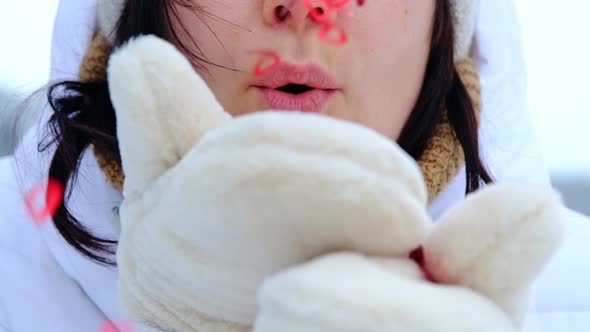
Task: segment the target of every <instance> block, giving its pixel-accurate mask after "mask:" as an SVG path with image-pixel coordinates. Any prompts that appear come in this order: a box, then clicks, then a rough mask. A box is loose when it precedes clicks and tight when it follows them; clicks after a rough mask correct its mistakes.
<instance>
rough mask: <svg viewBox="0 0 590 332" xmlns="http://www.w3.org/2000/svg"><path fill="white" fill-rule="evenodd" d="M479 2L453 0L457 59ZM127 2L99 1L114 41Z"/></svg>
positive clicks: (466, 42)
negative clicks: (116, 26)
mask: <svg viewBox="0 0 590 332" xmlns="http://www.w3.org/2000/svg"><path fill="white" fill-rule="evenodd" d="M478 2H479V0H451V3H452V12H453V20H454V24H455V59H457V60H460V59H464V58H466V57H467V55H468V54H469V48H470V47H471V41H472V39H473V32H474V29H475V21H476V13H477V5H478ZM124 4H125V0H98V22H99V26H100V29H101V31H102V33H103V34H104V35H105V36H107V37H108V39H109V40H110V41H111V42H112V41H113V32H114V31H115V25H116V23H117V20H118V19H119V15H120V13H121V11H122V10H123V5H124Z"/></svg>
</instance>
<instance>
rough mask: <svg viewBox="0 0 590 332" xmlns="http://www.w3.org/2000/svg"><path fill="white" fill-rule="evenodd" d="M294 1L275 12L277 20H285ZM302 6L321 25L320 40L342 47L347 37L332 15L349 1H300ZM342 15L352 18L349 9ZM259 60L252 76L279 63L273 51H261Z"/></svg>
mask: <svg viewBox="0 0 590 332" xmlns="http://www.w3.org/2000/svg"><path fill="white" fill-rule="evenodd" d="M294 1H295V0H291V1H289V3H288V4H287V5H286V6H281V8H280V10H279V11H278V12H277V15H278V20H279V21H281V20H283V19H285V18H286V17H287V15H288V10H289V8H291V6H292V5H293V2H294ZM300 1H302V3H303V5H304V6H305V7H306V8H307V9H309V11H310V12H309V13H310V15H311V17H312V18H313V19H314V20H315V21H316V22H318V23H321V24H322V27H321V28H320V30H319V31H318V35H319V38H320V40H322V41H324V42H326V43H328V44H332V45H342V44H345V43H346V42H348V35H347V34H346V31H344V29H343V28H342V27H341V26H339V25H338V24H336V23H335V22H334V19H333V16H334V15H333V13H335V12H337V11H339V10H342V9H343V8H344V7H345V6H346V5H348V4H349V3H350V0H300ZM318 2H320V3H323V4H324V6H322V7H319V6H316V5H315V4H317V3H318ZM356 3H357V4H358V5H359V6H362V5H364V3H365V0H357V1H356ZM344 15H345V16H347V17H353V16H354V13H353V12H352V11H351V10H350V9H346V10H345V11H344ZM261 53H262V55H261V56H260V59H259V60H258V62H257V63H256V66H255V67H254V76H261V75H264V74H265V73H267V72H268V71H270V70H272V69H273V68H275V67H276V66H278V65H279V64H280V63H281V57H280V55H278V54H277V53H276V52H273V51H262V52H261Z"/></svg>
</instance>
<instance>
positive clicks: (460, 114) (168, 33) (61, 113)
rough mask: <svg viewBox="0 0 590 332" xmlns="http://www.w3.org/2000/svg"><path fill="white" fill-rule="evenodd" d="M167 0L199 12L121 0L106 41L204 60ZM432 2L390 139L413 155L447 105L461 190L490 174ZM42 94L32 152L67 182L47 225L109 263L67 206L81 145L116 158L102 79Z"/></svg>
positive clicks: (447, 30) (448, 21)
mask: <svg viewBox="0 0 590 332" xmlns="http://www.w3.org/2000/svg"><path fill="white" fill-rule="evenodd" d="M175 3H176V4H180V5H182V6H185V7H188V8H190V9H192V10H194V12H195V15H202V14H203V13H204V11H203V9H202V8H200V7H199V6H198V5H195V4H193V3H192V1H187V0H173V1H163V0H127V1H126V4H125V6H124V9H123V13H122V16H121V18H120V20H119V21H118V25H117V28H116V31H115V36H116V38H115V45H114V47H118V46H120V45H122V44H124V43H125V42H127V41H128V40H129V39H131V38H133V37H136V36H138V35H147V34H151V35H155V36H158V37H160V38H164V39H167V40H170V41H171V42H173V43H175V44H176V45H178V47H180V48H181V49H182V50H183V51H184V52H185V54H187V55H188V56H189V57H192V58H193V59H194V60H196V61H195V63H196V64H197V65H198V64H199V63H201V64H202V63H203V62H206V63H209V62H207V61H206V60H205V59H203V58H202V57H200V56H199V54H198V52H199V48H198V45H196V44H195V43H194V42H193V45H192V46H188V45H184V44H183V43H182V42H181V41H180V38H179V35H178V33H179V32H180V33H187V30H186V29H185V28H184V27H182V26H180V29H181V30H180V31H176V30H175V29H173V28H172V24H171V23H172V22H173V20H172V19H173V18H176V17H178V13H177V12H176V10H175V7H174V6H173V4H175ZM436 3H437V4H436V11H435V17H434V25H433V36H432V45H431V52H430V56H429V59H428V64H427V68H426V72H425V78H424V82H423V86H422V90H421V93H420V95H419V97H418V100H417V102H416V105H415V107H414V109H413V111H412V113H411V115H410V117H409V119H408V121H407V123H406V125H405V127H404V129H403V130H402V133H401V135H400V138H399V140H398V143H399V144H400V146H401V147H402V148H403V149H404V150H405V151H406V152H408V153H409V154H410V155H411V156H412V157H413V158H415V159H416V160H418V159H419V158H420V156H421V155H422V154H423V152H424V150H425V148H426V144H427V141H428V138H429V137H431V135H432V133H433V131H434V129H435V126H436V124H437V123H438V122H439V121H440V119H441V116H442V114H443V112H444V111H445V110H447V112H448V118H449V122H450V124H451V126H452V128H453V129H454V131H455V133H456V136H457V138H458V140H459V142H460V143H461V146H462V148H463V151H464V155H465V165H466V170H467V186H466V188H465V189H466V193H469V192H473V191H475V190H477V189H478V188H479V187H480V186H481V184H482V183H489V182H491V181H492V180H491V177H490V176H489V174H488V172H487V171H486V169H485V167H484V165H483V163H482V161H481V159H480V156H479V147H478V131H477V123H476V117H475V114H474V109H473V108H474V107H473V105H472V102H471V100H470V98H469V95H468V94H467V91H466V88H465V86H464V85H463V83H462V81H461V80H460V78H459V76H458V73H457V71H456V69H455V65H454V47H453V45H454V29H453V24H452V17H451V8H450V3H449V0H437V2H436ZM207 15H210V14H209V13H207ZM218 19H219V18H218ZM195 50H196V51H197V52H195ZM213 65H215V64H213ZM227 69H228V70H233V69H231V68H227ZM47 97H48V100H49V104H50V106H51V107H52V109H53V110H54V113H53V114H52V116H51V118H50V120H49V122H48V126H49V128H50V131H49V133H48V135H47V137H46V139H45V140H44V141H43V142H41V143H40V144H39V151H43V150H46V149H48V148H49V147H50V146H51V145H55V146H56V151H55V154H54V156H53V159H52V161H51V164H50V167H49V177H50V178H52V179H56V180H58V181H61V182H62V183H66V184H67V186H66V188H67V189H66V195H65V198H64V201H63V203H62V205H61V206H60V207H59V208H58V210H57V212H56V214H55V215H54V217H53V220H54V224H55V227H56V228H57V230H58V231H59V233H60V234H61V235H62V236H63V238H64V239H65V240H66V241H67V242H68V243H69V244H70V245H71V246H73V247H74V248H75V249H76V250H78V251H79V252H80V253H82V254H83V255H85V256H87V257H89V258H90V259H92V260H94V261H97V262H99V263H102V264H107V265H115V262H114V261H113V259H112V255H113V254H114V253H115V248H116V244H117V242H116V241H115V240H108V239H101V238H99V237H97V236H95V235H93V234H92V232H91V230H89V229H87V228H85V227H84V225H83V224H82V223H80V221H78V220H77V219H76V218H75V217H74V216H73V215H72V214H71V213H70V211H69V209H68V201H69V198H70V196H71V193H72V188H73V186H74V184H75V182H76V176H77V174H78V169H79V167H80V160H81V156H82V155H83V153H84V151H85V150H86V149H87V148H88V147H89V146H92V147H93V148H94V149H96V150H98V151H100V152H101V154H103V155H104V154H107V155H108V156H110V157H111V158H113V159H114V160H117V161H119V162H120V160H121V158H120V154H119V147H118V141H117V136H116V129H115V128H116V127H115V124H116V118H115V111H114V109H113V106H112V104H111V101H110V98H109V91H108V85H107V82H105V81H101V82H94V83H81V82H72V81H69V82H61V83H58V84H55V85H53V86H51V88H50V89H49V91H48V94H47Z"/></svg>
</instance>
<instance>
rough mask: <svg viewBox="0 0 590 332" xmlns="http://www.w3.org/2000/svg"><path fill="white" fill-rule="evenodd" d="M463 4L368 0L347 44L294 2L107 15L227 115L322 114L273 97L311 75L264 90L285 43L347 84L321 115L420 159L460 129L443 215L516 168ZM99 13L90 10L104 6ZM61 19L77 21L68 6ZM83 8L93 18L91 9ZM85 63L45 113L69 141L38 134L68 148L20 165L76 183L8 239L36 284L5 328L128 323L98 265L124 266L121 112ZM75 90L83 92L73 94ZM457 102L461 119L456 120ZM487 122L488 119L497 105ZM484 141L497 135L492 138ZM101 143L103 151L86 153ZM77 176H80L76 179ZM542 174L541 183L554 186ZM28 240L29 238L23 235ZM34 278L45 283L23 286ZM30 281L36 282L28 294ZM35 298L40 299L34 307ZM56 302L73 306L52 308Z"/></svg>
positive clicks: (110, 36)
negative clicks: (475, 68) (44, 218)
mask: <svg viewBox="0 0 590 332" xmlns="http://www.w3.org/2000/svg"><path fill="white" fill-rule="evenodd" d="M64 6H65V5H64ZM80 6H81V7H83V6H84V5H80ZM86 6H91V5H89V4H86ZM201 6H202V7H201ZM450 6H451V2H450V1H445V0H436V1H435V0H425V1H398V2H395V4H392V5H391V6H384V5H382V4H380V3H378V2H374V3H371V2H366V3H364V4H363V5H362V6H360V7H357V6H354V7H355V8H354V9H355V10H354V13H355V14H354V16H353V17H350V18H341V19H342V23H341V24H342V26H343V28H344V29H345V31H346V33H347V35H348V38H349V42H348V43H346V44H344V45H341V46H331V45H327V44H325V43H322V42H321V40H319V39H318V37H317V35H316V32H317V30H318V27H319V26H320V24H318V22H317V20H316V21H314V20H313V16H311V15H309V12H310V9H309V8H307V7H306V6H304V5H302V4H301V3H299V2H289V1H278V0H276V1H266V0H264V1H251V2H239V3H238V2H234V1H208V0H207V1H194V2H190V1H169V2H161V1H153V2H152V1H137V0H128V1H126V3H125V5H124V6H123V8H122V15H121V18H120V21H119V25H118V26H117V28H116V29H114V30H113V29H109V27H113V20H116V18H115V19H113V17H114V15H106V16H105V15H103V16H100V22H101V24H102V26H103V31H102V32H103V33H104V34H105V35H106V37H107V40H108V41H110V44H112V45H114V46H119V45H122V44H124V43H125V42H126V41H127V40H129V38H132V37H134V36H137V35H139V34H155V35H158V36H160V37H162V38H165V39H168V40H170V41H172V42H174V43H176V44H177V46H178V47H179V48H180V49H181V50H183V51H184V53H185V55H187V57H189V59H191V60H192V61H193V64H194V66H195V69H196V70H197V71H199V73H200V74H201V75H202V77H203V78H204V79H205V80H206V82H207V83H208V85H209V86H210V88H211V89H212V90H213V92H214V93H215V95H216V97H217V98H218V99H219V101H220V102H221V103H222V104H223V106H224V107H225V109H226V110H228V111H229V112H230V113H232V114H234V115H240V114H244V113H248V112H253V111H257V110H262V109H265V108H288V106H289V105H295V106H294V108H297V109H301V110H303V111H313V110H312V109H311V107H310V109H307V105H308V101H305V100H304V99H301V98H299V99H298V98H295V97H287V98H290V99H287V100H288V101H287V102H285V101H284V100H285V98H274V97H272V96H276V95H277V94H278V95H280V96H283V95H282V94H280V93H286V94H290V95H296V94H298V93H299V91H298V90H297V89H308V88H309V86H308V87H305V86H301V85H311V83H309V82H303V83H308V84H299V85H300V86H292V85H291V86H288V82H283V83H287V84H284V85H282V86H281V87H277V89H276V90H280V89H282V90H284V91H279V92H280V93H279V92H276V91H274V92H271V93H272V95H271V97H268V96H266V97H265V94H264V93H262V94H261V93H260V91H258V90H259V88H260V87H259V86H258V85H257V84H256V83H253V82H255V77H254V76H255V75H253V74H252V69H253V67H254V66H255V63H256V62H257V61H258V58H257V57H256V54H257V53H256V51H259V50H261V49H264V50H265V49H272V50H274V51H275V52H277V53H278V54H279V55H280V56H281V61H282V62H285V63H289V62H291V63H293V64H305V63H309V62H313V63H316V64H317V65H318V66H319V67H320V68H321V69H311V70H310V71H309V72H305V74H309V75H320V74H321V75H324V76H328V77H330V76H331V77H332V81H333V83H332V84H333V86H314V87H313V88H316V89H321V90H337V92H335V93H331V94H330V97H329V98H328V99H327V101H326V102H325V103H323V104H322V105H321V109H320V110H319V111H321V112H322V113H324V114H326V115H328V116H333V117H335V118H340V119H345V120H349V121H354V122H357V123H360V124H362V125H365V126H367V127H369V128H372V129H374V130H376V131H378V132H380V133H381V134H383V135H385V136H387V137H390V138H391V139H392V140H397V141H398V143H399V144H400V145H401V146H402V147H403V148H405V149H406V151H407V152H408V153H410V155H412V156H413V157H414V158H416V159H417V160H425V159H424V158H423V156H424V155H425V154H426V153H428V151H429V148H428V142H429V139H430V138H431V137H433V136H434V135H436V128H438V127H437V125H438V124H439V123H443V124H447V125H448V126H449V127H450V128H452V129H453V131H454V132H455V133H456V134H457V137H458V141H457V142H455V143H456V144H458V145H457V146H458V147H460V151H461V153H460V154H454V155H453V158H456V157H457V156H461V157H462V156H464V164H465V166H466V167H465V168H464V169H462V168H461V167H456V168H448V169H447V168H446V170H448V173H449V174H450V176H447V177H440V176H436V177H434V178H436V179H435V180H432V185H431V187H430V189H431V190H430V191H431V201H432V205H431V211H432V214H433V215H438V214H440V213H441V212H442V211H444V210H445V209H447V208H448V207H449V206H451V205H452V203H453V202H455V201H457V200H460V199H462V197H463V195H464V193H465V192H471V191H474V190H476V189H477V188H478V187H479V186H481V185H482V184H483V183H485V182H489V181H491V179H492V175H494V176H495V177H498V176H500V175H502V176H503V178H510V177H511V176H510V175H512V174H506V173H508V172H506V171H504V170H502V169H501V168H497V170H498V171H496V169H492V170H491V173H492V174H490V172H488V170H487V169H486V167H485V166H484V163H483V162H482V158H481V156H480V155H481V154H480V152H479V150H478V149H479V145H480V144H479V142H478V132H477V125H476V118H477V108H478V107H477V103H478V100H477V98H470V95H469V91H468V87H467V86H466V85H465V84H464V81H462V80H461V79H459V76H458V73H457V70H456V68H455V66H454V63H455V60H457V59H460V60H462V59H464V58H465V56H466V55H467V51H468V50H469V46H470V45H469V44H470V43H469V41H470V38H469V36H470V35H471V31H472V29H473V28H472V25H473V22H470V19H469V18H471V17H472V16H471V15H468V14H469V11H467V12H465V13H463V14H465V17H467V19H465V17H463V18H464V20H456V21H455V22H453V21H452V15H451V11H450V9H451V8H452V7H450ZM79 8H80V7H78V9H79ZM466 8H467V9H469V7H466ZM89 9H90V8H86V13H92V11H89ZM62 10H64V9H62ZM480 10H482V11H483V9H480ZM61 14H62V15H66V17H67V14H65V13H64V12H63V11H62V13H61ZM70 14H74V15H79V14H80V11H77V12H73V13H70ZM85 15H90V17H89V18H88V20H86V22H90V21H92V14H85ZM117 16H118V15H117ZM62 19H71V17H67V18H63V17H62ZM473 19H474V18H473ZM453 29H455V30H457V31H458V32H459V34H457V36H463V35H466V36H468V37H467V38H466V39H461V38H458V40H462V41H465V43H464V44H461V43H458V44H457V45H455V43H454V42H453V40H454V37H455V34H454V33H453ZM484 33H485V31H484ZM87 34H88V35H87V37H86V38H85V40H90V36H91V35H92V34H93V31H87ZM82 45H83V46H81V47H80V48H79V49H78V52H79V53H81V54H84V53H87V52H89V51H88V50H89V49H90V50H96V49H97V48H96V45H95V44H89V43H86V45H84V43H82ZM101 45H103V46H104V45H107V46H108V44H101ZM93 47H94V48H93ZM98 49H100V47H99V48H98ZM88 58H92V57H86V59H87V61H86V62H85V64H86V65H88ZM98 58H100V57H98ZM93 59H96V58H93ZM82 68H83V70H82V73H81V75H80V77H79V79H81V80H82V81H85V82H84V83H66V84H62V85H57V87H56V88H55V89H53V90H52V93H51V96H50V97H51V100H52V102H53V103H52V104H53V105H52V106H53V108H54V111H55V113H53V115H52V116H51V118H50V119H47V118H44V119H43V120H42V121H41V123H42V124H43V123H45V122H46V121H48V120H49V123H50V124H51V125H52V126H54V128H55V129H56V131H55V133H59V135H56V136H47V138H49V141H47V140H43V138H44V137H35V136H36V135H35V134H31V135H30V136H29V137H30V138H32V140H33V141H34V142H41V143H48V142H49V143H55V144H41V147H42V148H45V149H44V152H43V153H42V154H41V159H42V161H41V163H40V165H31V164H29V162H30V161H28V160H27V159H26V158H25V157H23V158H20V159H18V160H17V161H18V162H20V164H19V166H20V170H21V171H23V172H27V173H28V174H22V172H21V174H20V175H21V176H26V181H27V182H28V183H29V185H31V184H33V183H31V180H29V179H31V178H35V176H36V174H33V175H31V173H29V172H31V169H30V167H35V168H34V170H33V171H35V172H36V171H38V172H40V174H47V170H49V174H50V176H51V177H52V178H55V179H58V180H60V181H62V182H63V183H75V185H74V187H73V191H72V194H71V195H69V196H66V203H67V205H65V206H62V207H61V208H60V209H59V210H58V212H57V213H56V215H55V216H54V220H53V221H54V223H53V224H51V225H48V227H44V228H42V230H41V231H40V232H39V231H38V230H37V229H34V228H32V227H28V228H26V227H25V226H22V225H19V226H18V227H19V228H15V227H13V228H11V229H10V230H4V231H5V232H6V233H5V234H4V233H3V239H4V237H6V238H7V239H6V240H5V241H4V242H6V243H5V244H3V247H6V248H7V250H6V252H4V253H3V254H4V255H5V256H7V260H6V262H8V263H7V264H6V266H10V267H11V270H10V271H7V273H5V275H6V282H4V284H5V285H16V286H18V285H22V286H23V287H22V288H18V287H16V288H15V287H6V290H5V289H2V291H3V292H2V294H9V292H10V293H11V294H14V295H12V296H7V297H6V299H4V298H3V299H2V300H3V301H4V302H5V304H4V307H5V308H4V317H2V313H1V312H0V328H1V325H2V323H4V325H7V326H6V330H9V331H34V330H40V329H41V328H43V330H55V331H79V330H97V329H98V326H100V324H101V322H102V321H103V320H106V319H113V320H116V319H117V318H119V317H122V314H121V311H120V309H119V308H118V306H117V305H116V300H115V298H116V296H115V293H116V287H115V280H116V270H115V269H114V268H112V267H104V266H102V265H99V264H97V263H107V264H108V263H112V262H113V259H114V256H113V255H112V253H113V252H114V250H115V248H116V246H115V242H116V239H117V236H118V234H117V230H116V227H113V225H112V224H111V221H112V220H113V219H116V218H115V216H116V213H112V212H113V208H116V207H117V206H118V204H120V200H121V196H120V193H119V190H117V188H118V186H120V185H121V179H122V174H121V173H120V172H118V171H116V165H117V162H118V146H117V141H116V137H115V130H114V129H115V124H116V119H114V112H113V110H112V106H111V105H110V101H109V98H108V90H107V88H106V87H107V85H106V84H105V82H104V80H101V79H100V77H98V79H96V77H91V76H92V75H91V74H92V71H89V70H86V71H84V68H88V66H86V67H84V66H83V67H82ZM316 68H317V66H316ZM297 70H306V69H305V68H303V69H302V67H296V69H295V71H297ZM85 74H86V75H90V76H85ZM98 74H99V76H100V73H98ZM296 83H302V82H296ZM484 87H485V85H484ZM64 89H66V90H65V91H66V92H68V93H72V94H73V96H72V94H71V95H70V97H69V98H68V97H67V96H66V98H64V93H63V92H64ZM294 89H295V90H294ZM484 94H485V90H484ZM472 95H473V94H472ZM475 95H477V94H475ZM283 97H284V96H283ZM484 97H485V95H484ZM484 101H485V99H484ZM445 110H446V111H447V112H448V122H445V121H444V117H443V114H444V111H445ZM484 111H485V107H484ZM48 115H50V114H48ZM482 119H483V120H485V119H486V113H485V112H484V113H483V115H482ZM483 120H482V121H483ZM484 123H485V122H484ZM520 129H522V127H520ZM482 130H486V129H485V127H483V128H482ZM488 130H489V129H488ZM488 134H489V133H488ZM482 135H484V138H485V132H484V133H482ZM91 145H92V147H93V148H94V149H86V148H87V147H89V146H91ZM32 147H33V148H35V147H36V146H35V144H30V145H29V146H26V145H25V146H23V147H22V148H21V154H20V155H21V156H26V155H27V152H29V153H30V152H31V151H27V149H31V148H32ZM56 149H57V153H56ZM42 150H43V149H42ZM93 151H94V153H93ZM488 154H490V152H488ZM43 159H44V160H43ZM460 159H462V158H460ZM78 160H79V162H78ZM33 162H35V163H36V161H33ZM496 163H500V160H496ZM461 164H463V160H461ZM113 165H114V166H113ZM113 167H114V168H113ZM113 170H114V171H113ZM76 172H79V175H80V176H78V177H77V181H76V182H74V179H75V178H76V176H75V175H76ZM445 174H447V172H445ZM540 174H541V176H539V177H537V180H538V179H539V178H540V179H541V181H543V180H545V179H543V173H542V172H541V173H540ZM425 175H426V176H428V174H425ZM455 175H456V176H455ZM38 178H42V176H41V177H38ZM457 188H458V189H457ZM119 189H120V188H119ZM24 213H25V211H23V214H24ZM13 218H15V217H14V216H11V219H13ZM25 218H26V217H24V216H23V217H22V220H25ZM11 222H12V220H11ZM114 225H115V226H116V220H115V223H114ZM27 226H31V225H27ZM18 232H22V234H19V233H18ZM15 238H21V239H26V240H23V241H20V242H17V243H15V242H14V239H15ZM25 241H26V242H29V243H26V242H25ZM23 247H24V248H25V249H23ZM23 250H25V251H24V252H23ZM29 250H30V252H29ZM23 257H25V258H24V259H23ZM29 257H32V258H29ZM17 271H18V273H17ZM8 272H9V273H8ZM23 275H24V276H25V277H24V278H34V279H35V280H30V283H29V284H27V283H23V281H26V280H22V278H23ZM34 276H44V278H36V277H34ZM26 285H36V286H34V288H33V289H28V288H26V287H25V286H26ZM27 292H28V295H27ZM58 296H59V297H58ZM26 298H30V299H31V301H22V299H26ZM54 302H59V303H60V306H59V307H58V306H55V305H51V304H52V303H54ZM31 304H34V305H36V306H39V307H42V308H39V310H35V312H36V315H37V318H36V319H35V321H32V320H31V319H27V318H26V317H27V316H28V315H30V313H31V311H30V310H31V309H30V305H31ZM7 308H8V309H7ZM2 318H4V319H2ZM36 322H38V323H37V324H36ZM53 324H55V325H53Z"/></svg>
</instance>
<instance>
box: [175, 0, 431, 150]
mask: <svg viewBox="0 0 590 332" xmlns="http://www.w3.org/2000/svg"><path fill="white" fill-rule="evenodd" d="M193 1H194V4H196V5H198V6H200V7H202V9H203V10H204V12H202V14H199V13H197V12H195V11H194V10H192V9H190V8H187V7H186V6H182V5H180V4H176V5H175V6H177V10H178V13H179V17H178V18H179V20H181V21H182V22H181V23H182V24H183V25H184V26H185V27H186V28H187V30H188V34H184V33H182V31H183V30H182V29H181V28H178V25H176V26H177V29H176V30H177V33H178V34H179V36H180V38H181V40H182V42H183V44H185V45H186V46H188V47H190V48H191V49H192V50H193V51H195V53H197V54H199V56H201V57H202V58H205V59H206V60H207V61H210V62H212V63H215V64H216V65H219V66H223V67H228V68H232V69H236V71H234V70H230V69H226V68H220V67H218V66H213V65H205V68H206V70H204V69H203V68H200V67H198V66H196V68H197V70H198V71H199V73H200V74H201V76H202V77H203V79H204V80H205V81H206V82H207V84H208V85H209V87H210V88H211V89H212V91H213V93H214V94H215V95H216V97H217V98H218V100H219V101H220V102H221V104H222V105H223V106H224V108H225V109H226V111H228V112H229V113H231V114H233V115H236V116H237V115H241V114H246V113H250V112H255V111H260V110H268V109H283V110H301V111H306V112H321V114H325V115H328V116H331V117H335V118H339V119H344V120H349V121H353V122H356V123H359V124H362V125H365V126H367V127H369V128H373V129H375V130H377V131H378V132H380V133H381V134H383V135H386V136H388V137H391V138H392V139H397V137H398V136H399V134H400V132H401V130H402V128H403V126H404V123H405V121H406V119H407V117H408V115H409V114H410V112H411V110H412V108H413V106H414V104H415V102H416V99H417V97H418V94H419V92H420V88H421V85H422V80H423V77H424V71H425V68H426V63H427V59H428V54H429V49H430V39H431V31H432V20H433V16H434V8H435V2H436V0H366V1H365V2H364V4H363V5H362V6H359V5H358V4H357V1H356V0H351V1H349V4H347V5H346V7H345V8H344V9H342V10H339V11H338V12H337V13H333V16H331V21H332V22H333V23H335V24H337V25H339V26H340V27H341V28H342V29H343V31H345V33H346V37H347V41H346V42H345V43H342V44H331V43H329V42H327V41H325V40H324V39H322V38H320V36H319V31H320V30H321V29H322V27H323V26H324V25H323V23H321V22H318V21H317V20H315V19H314V18H313V16H312V15H310V9H309V5H305V4H304V0H193ZM330 2H336V1H335V0H313V1H311V3H313V6H315V7H320V8H322V9H323V10H324V12H327V10H328V7H327V6H326V3H330ZM338 2H342V0H338ZM348 9H349V10H348ZM351 13H352V14H351ZM176 23H178V22H176ZM329 36H330V37H337V36H336V35H333V34H330V35H329ZM193 41H194V43H195V44H196V45H198V47H199V49H198V50H197V49H196V48H195V47H191V46H193ZM265 52H266V53H265ZM263 54H273V56H274V55H278V56H279V57H280V65H278V66H274V67H270V69H268V68H269V66H268V65H270V64H272V63H274V61H275V60H273V59H276V58H272V56H268V55H267V58H268V59H266V58H265V59H266V60H263V64H262V67H260V68H258V69H259V71H261V72H259V73H257V74H256V75H255V68H256V67H257V64H258V63H259V61H260V59H261V57H263ZM287 84H297V85H299V86H293V85H290V86H285V85H287ZM311 88H313V89H312V90H309V89H311ZM307 90H309V91H307ZM304 91H305V92H304ZM302 92H303V93H302Z"/></svg>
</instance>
